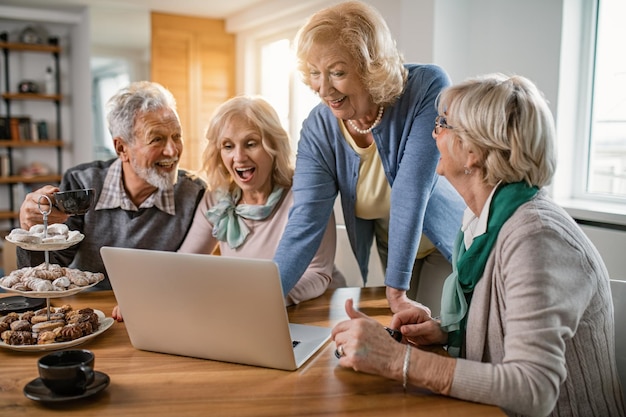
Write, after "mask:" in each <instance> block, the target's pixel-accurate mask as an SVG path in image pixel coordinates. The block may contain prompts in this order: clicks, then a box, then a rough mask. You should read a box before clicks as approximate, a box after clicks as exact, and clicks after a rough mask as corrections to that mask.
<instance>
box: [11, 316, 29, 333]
mask: <svg viewBox="0 0 626 417" xmlns="http://www.w3.org/2000/svg"><path fill="white" fill-rule="evenodd" d="M11 330H15V331H20V332H30V331H31V326H30V322H29V321H28V320H24V319H21V320H15V321H14V322H13V323H11Z"/></svg>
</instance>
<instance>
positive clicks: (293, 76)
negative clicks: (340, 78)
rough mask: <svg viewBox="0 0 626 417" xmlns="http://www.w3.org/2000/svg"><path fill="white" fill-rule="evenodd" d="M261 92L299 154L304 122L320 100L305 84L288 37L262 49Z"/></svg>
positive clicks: (268, 44) (270, 43) (272, 42)
mask: <svg viewBox="0 0 626 417" xmlns="http://www.w3.org/2000/svg"><path fill="white" fill-rule="evenodd" d="M259 91H260V93H259V94H261V95H262V96H263V97H264V98H265V99H266V100H267V101H268V102H269V103H270V104H271V105H272V106H274V109H276V112H277V113H278V116H279V117H280V119H281V122H282V124H283V127H284V128H285V130H287V132H288V133H289V136H290V138H291V142H292V147H293V149H294V152H295V149H296V147H297V142H298V139H299V135H300V127H301V126H302V121H303V120H304V119H305V118H306V117H307V116H308V114H309V112H310V111H311V109H312V108H313V107H314V106H315V105H317V104H318V103H319V98H318V97H317V95H315V94H314V93H313V92H312V91H311V89H310V88H309V87H307V86H306V85H305V84H304V83H303V82H302V81H301V79H300V74H299V73H298V72H297V71H296V60H295V56H294V52H293V49H292V45H291V41H290V40H289V39H288V38H284V39H279V40H275V41H271V42H268V43H265V44H264V45H263V46H262V47H261V86H260V88H259Z"/></svg>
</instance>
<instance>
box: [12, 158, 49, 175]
mask: <svg viewBox="0 0 626 417" xmlns="http://www.w3.org/2000/svg"><path fill="white" fill-rule="evenodd" d="M19 173H20V175H21V176H23V177H36V176H39V175H49V174H50V168H48V167H47V166H46V165H45V164H43V163H41V162H37V161H34V162H32V163H31V164H30V165H28V166H25V167H24V168H22V169H20V171H19Z"/></svg>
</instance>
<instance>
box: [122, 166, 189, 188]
mask: <svg viewBox="0 0 626 417" xmlns="http://www.w3.org/2000/svg"><path fill="white" fill-rule="evenodd" d="M130 165H131V166H132V167H133V170H134V171H135V173H136V174H137V176H138V177H139V178H141V179H142V180H144V181H146V182H147V183H148V184H150V185H152V186H153V187H156V188H158V189H160V190H169V189H172V188H174V185H175V184H176V181H177V180H178V169H176V170H174V171H172V172H171V173H164V174H160V173H159V171H158V170H157V169H156V168H154V167H150V168H143V167H140V166H138V165H137V162H136V161H135V159H134V158H130Z"/></svg>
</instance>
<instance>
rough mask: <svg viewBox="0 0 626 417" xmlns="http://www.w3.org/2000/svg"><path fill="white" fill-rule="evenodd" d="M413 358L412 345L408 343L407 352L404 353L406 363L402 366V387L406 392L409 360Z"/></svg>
mask: <svg viewBox="0 0 626 417" xmlns="http://www.w3.org/2000/svg"><path fill="white" fill-rule="evenodd" d="M410 360H411V345H410V344H408V343H407V344H406V352H405V353H404V365H403V366H402V387H403V388H404V392H406V384H407V382H408V381H409V362H410Z"/></svg>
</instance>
